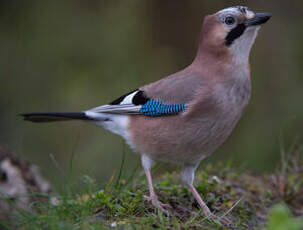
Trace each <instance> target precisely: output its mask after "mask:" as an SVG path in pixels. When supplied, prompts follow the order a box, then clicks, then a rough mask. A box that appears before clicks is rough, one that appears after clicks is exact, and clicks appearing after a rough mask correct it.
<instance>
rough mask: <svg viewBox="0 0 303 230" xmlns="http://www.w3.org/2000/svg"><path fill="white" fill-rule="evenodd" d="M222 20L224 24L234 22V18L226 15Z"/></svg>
mask: <svg viewBox="0 0 303 230" xmlns="http://www.w3.org/2000/svg"><path fill="white" fill-rule="evenodd" d="M224 22H225V24H226V25H229V26H231V25H233V24H235V22H236V19H235V18H234V17H226V18H225V21H224Z"/></svg>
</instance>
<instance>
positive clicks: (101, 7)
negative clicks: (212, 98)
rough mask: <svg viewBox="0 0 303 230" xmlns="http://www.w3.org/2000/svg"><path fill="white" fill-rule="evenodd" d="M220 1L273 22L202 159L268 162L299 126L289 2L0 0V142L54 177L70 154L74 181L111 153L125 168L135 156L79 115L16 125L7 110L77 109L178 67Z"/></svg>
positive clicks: (301, 55)
mask: <svg viewBox="0 0 303 230" xmlns="http://www.w3.org/2000/svg"><path fill="white" fill-rule="evenodd" d="M231 5H247V6H249V7H250V8H251V9H254V10H260V11H268V12H271V13H272V14H273V18H272V19H271V21H269V23H268V24H267V25H265V26H264V27H263V28H262V29H261V31H260V33H259V36H258V38H257V41H256V44H255V46H254V48H253V50H252V54H251V69H252V84H253V95H252V100H251V103H250V105H249V108H248V109H247V111H246V113H245V115H244V117H243V119H242V120H241V122H240V124H239V125H238V126H237V128H236V130H235V131H234V133H233V135H232V136H231V138H229V140H228V141H227V142H226V143H225V144H224V145H223V146H222V147H221V148H220V149H219V150H218V151H217V153H216V154H215V155H213V156H212V157H210V158H209V159H208V160H207V161H206V162H209V161H214V162H218V161H222V162H225V161H227V160H231V161H233V162H234V163H235V165H238V166H241V167H244V168H247V169H251V170H258V171H262V170H263V171H264V170H265V171H271V170H274V169H275V167H276V165H277V163H278V162H279V159H280V152H281V150H283V148H284V147H285V149H287V147H288V146H289V145H290V144H291V142H292V141H293V140H294V138H295V137H296V136H300V134H301V133H302V131H303V129H302V123H303V122H302V120H303V119H302V115H303V106H302V101H303V92H302V89H303V87H302V85H303V76H302V73H303V30H302V28H303V21H302V20H303V2H302V1H301V0H292V1H277V0H267V1H261V0H257V1H223V0H221V1H219V0H212V1H203V0H200V1H196V0H183V1H177V0H174V1H172V0H171V1H168V0H167V1H163V0H152V1H150V0H123V1H122V0H120V1H119V0H115V1H101V0H90V1H80V0H74V1H68V0H51V1H41V0H40V1H38V0H37V1H33V0H28V1H17V0H2V1H1V2H0V31H1V36H0V50H1V54H0V79H1V82H0V105H1V106H0V130H1V131H0V145H4V146H6V147H8V148H10V149H11V150H13V151H14V152H15V153H17V154H18V155H20V156H22V157H23V158H25V159H28V160H30V161H31V162H34V163H36V164H37V165H39V166H40V167H41V170H42V173H43V174H44V175H45V176H46V177H47V178H48V179H49V180H51V181H52V182H54V183H57V184H58V183H61V182H62V180H61V179H62V177H63V175H64V174H65V173H66V172H67V171H68V170H69V167H70V164H71V156H72V154H73V153H74V160H73V175H74V177H75V178H77V177H79V176H80V175H83V174H88V175H90V176H91V177H94V178H97V179H98V181H99V182H102V181H103V182H104V181H106V180H108V178H109V177H110V176H111V175H112V174H113V173H114V172H117V170H119V167H120V163H121V156H122V152H123V149H125V152H126V173H131V172H132V171H133V170H134V168H136V167H137V165H138V164H139V162H140V161H139V157H138V155H135V154H133V153H131V150H130V149H129V148H128V147H125V148H124V144H123V141H122V139H121V138H120V137H118V136H115V135H114V134H111V133H109V132H107V131H104V130H102V129H100V128H98V127H95V126H93V125H87V124H85V123H82V122H66V123H51V124H42V125H37V124H33V123H27V122H23V121H22V119H21V118H20V117H18V116H17V114H18V113H22V112H32V111H77V110H85V109H88V108H91V107H95V106H99V105H102V104H105V103H107V102H109V101H112V100H113V99H116V98H117V97H119V96H120V95H122V94H124V93H127V92H128V91H130V90H133V89H135V88H137V87H139V86H141V85H143V84H146V83H149V82H151V81H156V80H158V79H160V78H162V77H164V76H166V75H168V74H171V73H173V72H176V71H178V70H181V69H182V68H183V67H185V66H186V65H188V64H190V62H191V61H192V60H193V57H194V56H195V53H196V49H197V41H198V37H199V33H200V30H201V24H202V20H203V17H204V16H205V15H206V14H210V13H214V12H216V11H218V10H220V9H222V8H225V7H228V6H231ZM283 146H284V147H283ZM51 155H53V158H54V159H55V160H56V161H57V163H58V165H59V167H60V169H58V167H57V166H56V163H54V160H52V158H51ZM204 165H205V163H204V164H202V166H201V169H203V166H204ZM60 170H62V171H64V173H62V172H61V171H60Z"/></svg>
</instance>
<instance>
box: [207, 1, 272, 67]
mask: <svg viewBox="0 0 303 230" xmlns="http://www.w3.org/2000/svg"><path fill="white" fill-rule="evenodd" d="M270 17H271V14H269V13H256V12H253V11H252V10H250V9H248V8H247V7H245V6H235V7H229V8H226V9H223V10H221V11H219V12H217V13H215V14H212V15H208V16H206V17H205V19H204V23H203V30H202V37H201V39H202V40H201V43H202V44H201V45H202V46H203V47H204V48H207V49H208V50H212V51H213V52H215V53H217V54H218V55H219V54H222V53H228V54H230V55H232V57H233V59H235V60H236V61H241V62H242V61H243V62H246V61H248V58H249V53H250V50H251V47H252V45H253V43H254V41H255V38H256V36H257V32H258V30H259V28H260V25H262V24H264V23H266V22H267V21H268V20H269V19H270Z"/></svg>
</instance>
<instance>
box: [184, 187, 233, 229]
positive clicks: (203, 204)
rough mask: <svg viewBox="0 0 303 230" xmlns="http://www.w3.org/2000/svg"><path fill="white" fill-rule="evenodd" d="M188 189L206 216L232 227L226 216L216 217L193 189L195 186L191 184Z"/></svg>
mask: <svg viewBox="0 0 303 230" xmlns="http://www.w3.org/2000/svg"><path fill="white" fill-rule="evenodd" d="M189 189H190V191H191V192H192V194H193V196H194V197H195V199H196V200H197V201H198V203H199V205H200V206H201V208H202V210H203V212H204V214H205V215H206V216H207V218H210V219H214V220H218V221H219V222H220V223H221V224H223V225H224V226H226V227H229V228H232V227H233V226H232V223H231V222H230V221H229V220H228V219H227V218H220V217H217V216H216V215H214V214H213V213H212V212H211V211H210V210H209V208H208V207H207V205H206V204H205V202H204V201H203V200H202V198H201V196H200V195H199V193H198V192H197V190H196V189H195V187H194V186H193V185H191V186H189Z"/></svg>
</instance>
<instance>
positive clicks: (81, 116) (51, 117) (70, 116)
mask: <svg viewBox="0 0 303 230" xmlns="http://www.w3.org/2000/svg"><path fill="white" fill-rule="evenodd" d="M20 115H21V116H23V117H24V120H26V121H32V122H52V121H68V120H93V119H92V118H89V117H88V116H86V115H85V113H84V112H72V113H23V114H20Z"/></svg>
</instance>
